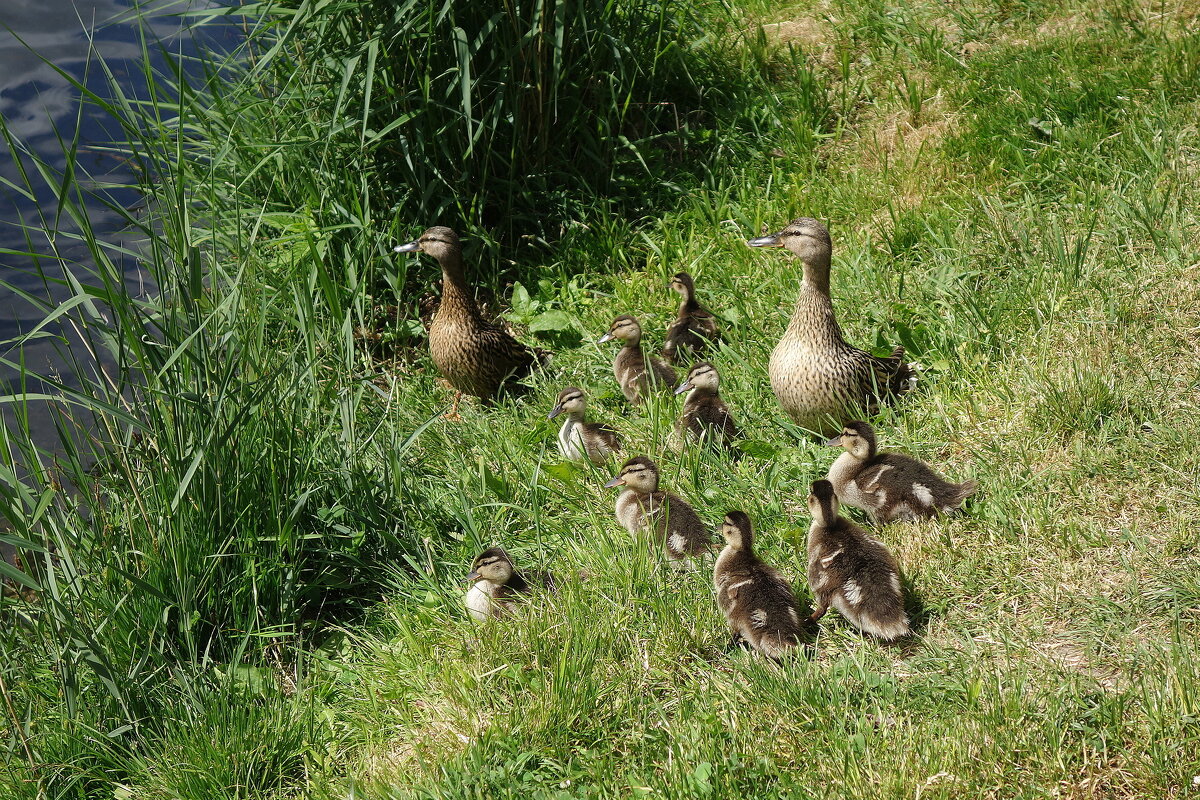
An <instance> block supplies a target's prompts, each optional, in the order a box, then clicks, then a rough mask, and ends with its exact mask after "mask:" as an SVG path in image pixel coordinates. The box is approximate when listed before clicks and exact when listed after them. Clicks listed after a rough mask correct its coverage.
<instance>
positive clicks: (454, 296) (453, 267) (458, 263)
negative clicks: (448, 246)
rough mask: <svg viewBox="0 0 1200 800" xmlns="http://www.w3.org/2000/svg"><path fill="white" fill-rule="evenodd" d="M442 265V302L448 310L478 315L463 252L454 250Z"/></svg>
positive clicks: (443, 260) (446, 256)
mask: <svg viewBox="0 0 1200 800" xmlns="http://www.w3.org/2000/svg"><path fill="white" fill-rule="evenodd" d="M440 263H441V267H442V304H441V308H442V309H445V310H446V311H451V312H458V313H463V314H468V315H470V316H473V317H474V316H478V315H479V310H478V309H477V308H476V307H475V298H474V297H472V295H471V287H470V286H468V285H467V278H466V275H465V273H464V270H463V259H462V252H461V251H460V250H457V249H456V250H452V251H450V252H449V253H447V254H446V255H445V256H444V257H443V258H442V259H441V260H440Z"/></svg>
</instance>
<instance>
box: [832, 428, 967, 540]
mask: <svg viewBox="0 0 1200 800" xmlns="http://www.w3.org/2000/svg"><path fill="white" fill-rule="evenodd" d="M825 444H827V445H829V446H831V447H844V448H845V449H846V452H844V453H842V454H841V455H840V456H838V457H837V460H835V461H834V462H833V466H831V467H830V468H829V482H830V483H832V484H833V490H834V491H835V492H836V493H837V496H838V500H840V501H842V502H843V503H845V504H846V505H848V506H854V507H855V508H861V509H863V510H864V511H866V512H867V513H868V514H870V515H871V519H873V520H874V521H875V524H876V525H886V524H887V523H889V522H894V521H896V520H898V519H900V520H907V521H910V522H911V521H913V520H918V519H930V518H932V517H936V516H937V515H938V514H948V513H950V512H951V511H953V510H954V509H956V508H958V507H959V506H960V505H962V503H963V501H964V500H966V499H967V498H968V497H970V496H971V494H972V493H974V491H975V487H976V483H975V481H964V482H962V483H950V482H949V481H947V480H946V479H945V478H943V477H942V476H941V475H938V474H937V473H936V472H934V471H933V469H932V468H931V467H930V466H929V465H928V464H926V463H925V462H924V461H919V460H918V459H915V458H913V457H912V456H907V455H905V454H903V453H880V452H879V451H878V450H877V449H876V445H875V429H874V428H872V427H871V426H870V425H868V424H867V423H865V422H850V423H847V424H846V427H845V428H843V429H842V432H841V434H839V435H838V436H834V437H833V438H832V439H830V440H829V441H828V442H826V443H825Z"/></svg>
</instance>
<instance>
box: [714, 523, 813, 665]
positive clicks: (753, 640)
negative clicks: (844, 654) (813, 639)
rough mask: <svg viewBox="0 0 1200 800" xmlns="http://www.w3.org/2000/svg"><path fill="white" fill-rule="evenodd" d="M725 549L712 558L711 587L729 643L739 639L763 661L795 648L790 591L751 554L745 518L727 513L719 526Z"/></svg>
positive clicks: (797, 631) (796, 618) (795, 611)
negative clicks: (760, 656)
mask: <svg viewBox="0 0 1200 800" xmlns="http://www.w3.org/2000/svg"><path fill="white" fill-rule="evenodd" d="M721 534H722V535H723V536H724V537H725V549H724V550H722V551H721V555H719V556H717V563H716V566H715V567H714V569H713V587H714V588H715V589H716V591H717V606H718V607H719V608H720V609H721V613H722V614H724V615H725V619H726V620H727V621H728V622H729V631H730V633H732V634H733V638H734V641H736V640H737V639H739V638H741V639H742V640H744V641H745V642H746V643H748V644H749V645H750V646H751V647H753V648H754V649H755V650H757V651H758V652H760V653H762V654H763V655H764V656H766V657H767V658H773V659H776V660H778V659H780V658H782V657H783V656H785V655H787V654H789V653H791V652H792V651H794V650H795V649H796V648H797V647H798V646H799V645H800V640H801V635H802V633H803V628H802V627H801V621H800V610H799V607H798V606H797V604H796V597H795V595H793V594H792V587H791V584H789V583H788V582H787V581H786V580H784V579H783V577H781V576H780V574H779V573H778V572H776V571H775V570H774V569H773V568H772V567H770V566H769V565H768V564H767V563H766V562H764V561H763V560H762V559H761V558H759V557H758V555H757V554H755V552H754V533H753V531H752V529H751V525H750V518H749V517H748V516H746V514H745V513H743V512H741V511H730V512H729V513H728V514H726V515H725V521H724V523H723V524H722V525H721Z"/></svg>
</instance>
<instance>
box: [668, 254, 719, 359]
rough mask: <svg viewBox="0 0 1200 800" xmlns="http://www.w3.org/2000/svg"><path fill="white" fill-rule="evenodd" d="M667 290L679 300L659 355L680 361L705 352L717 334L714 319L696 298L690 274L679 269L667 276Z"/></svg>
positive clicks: (714, 341)
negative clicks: (676, 313) (669, 279)
mask: <svg viewBox="0 0 1200 800" xmlns="http://www.w3.org/2000/svg"><path fill="white" fill-rule="evenodd" d="M671 289H673V290H674V291H676V292H678V293H679V294H680V295H681V296H682V297H683V301H682V302H681V303H680V304H679V313H678V315H676V317H675V321H674V322H672V323H671V327H670V328H667V338H666V341H665V342H664V343H663V355H664V356H666V357H667V360H668V361H670V362H671V363H672V364H682V363H685V362H687V361H689V360H691V359H693V358H698V357H700V356H702V355H703V354H704V353H706V352H707V351H708V349H709V347H711V346H712V345H713V344H715V343H716V341H717V337H718V336H719V333H718V328H717V318H716V317H714V316H713V315H712V312H711V311H709V310H708V309H706V308H705V307H704V306H702V305H700V303H699V301H697V300H696V284H695V283H694V282H693V281H692V276H691V275H689V274H688V273H686V272H679V273H676V274H675V277H673V278H671Z"/></svg>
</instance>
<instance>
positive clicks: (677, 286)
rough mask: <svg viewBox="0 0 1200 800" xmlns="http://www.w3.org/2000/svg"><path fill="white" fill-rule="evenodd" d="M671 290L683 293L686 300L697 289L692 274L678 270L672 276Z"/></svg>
mask: <svg viewBox="0 0 1200 800" xmlns="http://www.w3.org/2000/svg"><path fill="white" fill-rule="evenodd" d="M671 291H673V292H676V293H678V294H680V295H683V298H684V299H685V300H686V299H687V298H689V297H691V296H692V294H693V293H694V292H695V291H696V284H695V283H693V282H692V276H691V275H689V274H688V273H686V272H676V273H675V275H674V276H673V277H672V278H671Z"/></svg>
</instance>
